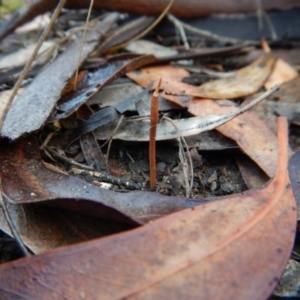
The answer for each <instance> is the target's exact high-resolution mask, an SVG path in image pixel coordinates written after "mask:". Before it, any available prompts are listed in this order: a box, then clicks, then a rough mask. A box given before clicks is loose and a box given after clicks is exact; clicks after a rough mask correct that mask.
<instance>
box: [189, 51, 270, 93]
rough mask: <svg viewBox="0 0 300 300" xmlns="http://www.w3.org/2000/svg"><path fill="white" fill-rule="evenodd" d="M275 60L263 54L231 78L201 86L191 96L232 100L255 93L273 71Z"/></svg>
mask: <svg viewBox="0 0 300 300" xmlns="http://www.w3.org/2000/svg"><path fill="white" fill-rule="evenodd" d="M274 63H275V60H274V58H273V57H272V56H271V54H264V55H262V56H261V57H259V58H258V59H257V60H255V61H254V62H253V63H252V64H250V65H249V66H247V67H244V68H242V69H240V70H238V71H237V72H236V73H235V74H234V75H233V76H232V77H227V78H223V79H219V80H214V81H210V82H207V83H204V84H202V85H201V86H200V87H199V88H198V89H197V90H196V91H195V92H193V93H192V94H191V95H193V96H195V97H201V98H210V99H233V98H239V97H244V96H248V95H251V94H254V93H255V92H257V91H258V90H259V89H260V88H261V87H262V86H263V84H264V83H265V81H266V80H267V78H268V77H269V75H270V74H271V72H272V70H273V66H274Z"/></svg>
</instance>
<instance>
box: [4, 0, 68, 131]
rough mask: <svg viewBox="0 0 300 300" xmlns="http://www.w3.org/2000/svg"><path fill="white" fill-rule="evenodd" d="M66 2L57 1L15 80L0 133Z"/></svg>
mask: <svg viewBox="0 0 300 300" xmlns="http://www.w3.org/2000/svg"><path fill="white" fill-rule="evenodd" d="M66 1H67V0H60V1H59V3H58V5H57V7H56V9H55V11H54V13H53V15H52V18H51V19H50V22H49V24H48V25H47V27H46V28H45V30H44V32H43V33H42V35H41V37H40V39H39V41H38V43H37V45H36V47H35V49H34V51H33V52H32V54H31V56H30V58H29V60H28V61H27V63H26V65H25V67H24V69H23V71H22V73H21V74H20V76H19V78H18V80H17V82H16V84H15V86H14V89H13V91H12V94H11V95H10V97H9V99H8V101H7V103H6V105H5V108H4V112H3V117H2V119H0V133H1V131H2V126H3V123H4V121H5V118H6V115H7V112H8V110H9V108H10V105H11V103H12V102H13V99H14V98H15V96H16V95H17V92H18V89H19V88H20V86H21V84H22V81H23V79H24V78H25V77H26V75H27V73H28V72H29V70H30V67H31V65H32V63H33V61H34V59H35V57H36V55H37V53H38V51H39V49H40V48H41V46H42V44H43V42H44V40H45V39H46V37H47V35H48V33H49V31H50V30H51V28H52V25H53V24H54V22H55V20H56V19H57V17H58V15H59V13H60V11H61V10H62V8H63V6H64V5H65V3H66Z"/></svg>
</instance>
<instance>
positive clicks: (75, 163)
mask: <svg viewBox="0 0 300 300" xmlns="http://www.w3.org/2000/svg"><path fill="white" fill-rule="evenodd" d="M45 150H46V151H48V152H49V153H50V154H51V155H53V156H54V157H56V158H57V159H59V160H61V161H63V162H66V163H68V164H70V165H73V166H76V167H79V168H81V169H85V170H91V171H92V170H94V167H90V166H86V165H83V164H80V163H78V162H77V161H75V160H73V159H69V158H67V157H65V156H63V155H61V154H59V153H58V152H56V151H54V150H52V149H51V148H50V147H48V146H46V147H45Z"/></svg>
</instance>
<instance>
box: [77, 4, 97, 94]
mask: <svg viewBox="0 0 300 300" xmlns="http://www.w3.org/2000/svg"><path fill="white" fill-rule="evenodd" d="M93 5H94V0H91V3H90V7H89V11H88V13H87V17H86V22H85V25H84V30H83V34H82V39H81V44H80V50H79V55H78V60H77V69H76V73H75V80H74V91H76V86H77V79H78V72H79V65H80V60H81V55H82V48H83V44H84V39H85V35H86V30H87V27H88V23H89V20H90V17H91V13H92V9H93Z"/></svg>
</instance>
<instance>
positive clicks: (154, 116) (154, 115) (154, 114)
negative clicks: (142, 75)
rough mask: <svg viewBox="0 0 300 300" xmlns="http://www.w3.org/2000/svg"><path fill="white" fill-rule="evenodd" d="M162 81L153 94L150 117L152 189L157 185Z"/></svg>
mask: <svg viewBox="0 0 300 300" xmlns="http://www.w3.org/2000/svg"><path fill="white" fill-rule="evenodd" d="M160 84H161V79H159V82H158V85H157V87H156V89H155V91H154V93H153V96H152V101H151V115H150V141H149V162H150V187H154V186H155V185H156V127H157V122H158V91H159V88H160Z"/></svg>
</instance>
